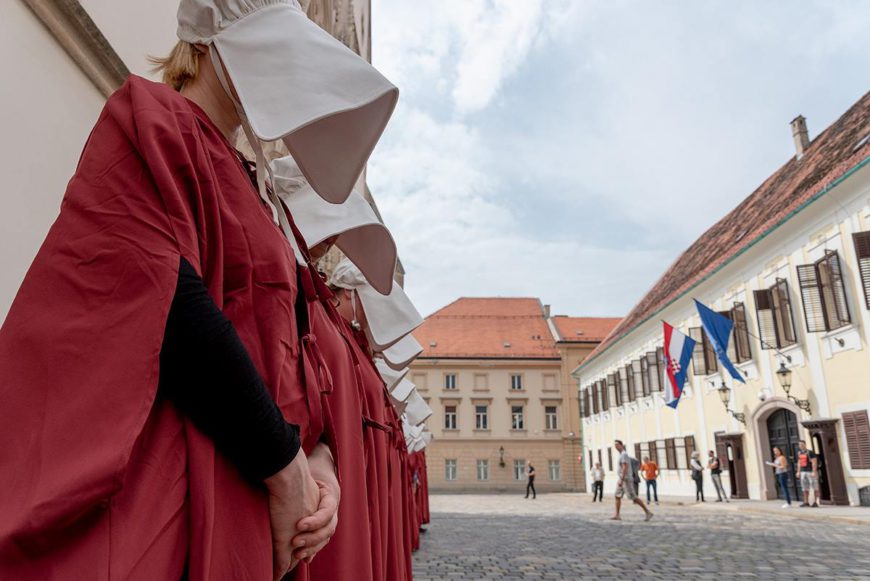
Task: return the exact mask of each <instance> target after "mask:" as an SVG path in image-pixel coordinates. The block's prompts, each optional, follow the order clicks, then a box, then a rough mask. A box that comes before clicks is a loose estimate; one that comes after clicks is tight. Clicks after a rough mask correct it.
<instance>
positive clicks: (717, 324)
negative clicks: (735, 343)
mask: <svg viewBox="0 0 870 581" xmlns="http://www.w3.org/2000/svg"><path fill="white" fill-rule="evenodd" d="M695 306H696V307H697V308H698V314H699V315H700V316H701V326H702V327H704V333H705V334H706V335H707V339H708V340H709V341H710V344H711V345H713V350H714V351H715V352H716V358H717V359H719V362H720V363H721V364H722V367H724V368H725V369H727V370H728V373H730V374H731V377H733V378H734V379H736V380H737V381H739V382H740V383H746V380H744V379H743V374H742V373H740V372H739V371H737V368H736V367H734V364H733V363H731V360H730V359H728V339H729V337H730V336H731V329H732V327H734V323H732V322H731V319H729V318H728V317H723V316H722V315H720V314H719V313H717V312H716V311H713V310H710V308H708V307H707V306H706V305H704V304H702V303H699V302H698V300H697V299H696V300H695Z"/></svg>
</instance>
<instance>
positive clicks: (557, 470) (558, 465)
mask: <svg viewBox="0 0 870 581" xmlns="http://www.w3.org/2000/svg"><path fill="white" fill-rule="evenodd" d="M547 473H548V474H549V476H550V480H552V481H554V482H557V481H559V480H562V461H561V460H548V461H547Z"/></svg>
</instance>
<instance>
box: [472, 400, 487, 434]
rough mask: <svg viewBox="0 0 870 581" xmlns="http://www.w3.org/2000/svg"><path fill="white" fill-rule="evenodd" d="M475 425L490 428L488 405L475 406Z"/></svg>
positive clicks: (480, 427) (480, 428) (476, 427)
mask: <svg viewBox="0 0 870 581" xmlns="http://www.w3.org/2000/svg"><path fill="white" fill-rule="evenodd" d="M474 427H475V429H478V430H488V429H489V408H488V407H487V406H485V405H476V406H474Z"/></svg>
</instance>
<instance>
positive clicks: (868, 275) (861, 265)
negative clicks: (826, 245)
mask: <svg viewBox="0 0 870 581" xmlns="http://www.w3.org/2000/svg"><path fill="white" fill-rule="evenodd" d="M852 242H853V243H854V244H855V255H856V256H857V257H858V274H860V275H861V288H862V289H863V290H864V304H865V305H866V307H867V308H868V309H870V231H868V232H855V233H854V234H852Z"/></svg>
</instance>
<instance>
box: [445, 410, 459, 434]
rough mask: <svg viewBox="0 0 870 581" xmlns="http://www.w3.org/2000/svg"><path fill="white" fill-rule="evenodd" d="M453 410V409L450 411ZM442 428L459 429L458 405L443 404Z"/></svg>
mask: <svg viewBox="0 0 870 581" xmlns="http://www.w3.org/2000/svg"><path fill="white" fill-rule="evenodd" d="M451 410H453V411H451ZM444 429H445V430H458V429H459V406H457V405H446V406H444Z"/></svg>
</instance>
